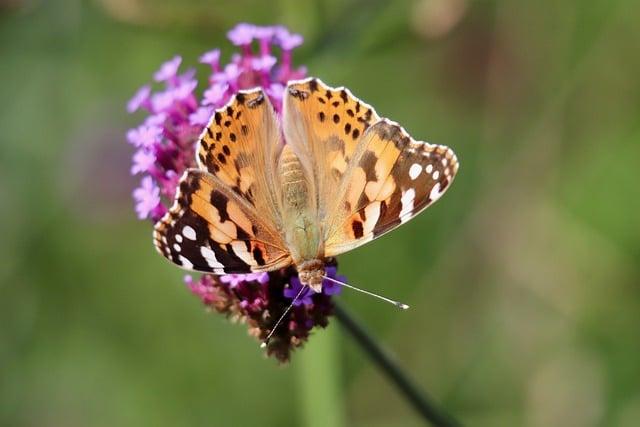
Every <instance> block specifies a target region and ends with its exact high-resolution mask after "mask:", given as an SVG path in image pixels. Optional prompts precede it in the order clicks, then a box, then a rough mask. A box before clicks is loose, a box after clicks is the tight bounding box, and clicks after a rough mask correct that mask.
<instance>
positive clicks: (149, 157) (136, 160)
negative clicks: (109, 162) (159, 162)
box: [131, 148, 156, 175]
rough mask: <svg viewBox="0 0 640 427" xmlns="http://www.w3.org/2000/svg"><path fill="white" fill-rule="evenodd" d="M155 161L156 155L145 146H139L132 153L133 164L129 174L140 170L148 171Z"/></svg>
mask: <svg viewBox="0 0 640 427" xmlns="http://www.w3.org/2000/svg"><path fill="white" fill-rule="evenodd" d="M155 162H156V155H155V154H154V153H153V152H152V151H149V150H147V149H145V148H140V149H139V150H138V151H136V152H135V154H134V155H133V165H132V166H131V175H135V174H138V173H141V172H149V171H150V170H151V168H152V166H153V165H154V163H155Z"/></svg>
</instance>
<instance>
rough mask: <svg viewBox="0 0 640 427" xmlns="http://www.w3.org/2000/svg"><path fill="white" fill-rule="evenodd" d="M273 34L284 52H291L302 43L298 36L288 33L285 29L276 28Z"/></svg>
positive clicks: (302, 39)
mask: <svg viewBox="0 0 640 427" xmlns="http://www.w3.org/2000/svg"><path fill="white" fill-rule="evenodd" d="M275 34H276V39H277V40H278V43H279V44H280V47H282V49H284V50H293V49H295V48H296V47H298V46H300V45H301V44H302V42H303V41H304V38H303V37H302V36H301V35H300V34H295V33H290V32H289V30H287V29H286V28H285V27H278V28H277V29H276V31H275Z"/></svg>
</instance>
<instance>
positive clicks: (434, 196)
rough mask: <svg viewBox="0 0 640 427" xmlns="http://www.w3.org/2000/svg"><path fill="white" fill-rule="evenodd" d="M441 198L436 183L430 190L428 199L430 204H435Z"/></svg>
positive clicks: (437, 183)
mask: <svg viewBox="0 0 640 427" xmlns="http://www.w3.org/2000/svg"><path fill="white" fill-rule="evenodd" d="M440 196H442V192H441V191H440V183H439V182H436V185H434V186H433V188H432V189H431V193H429V199H430V200H431V202H435V201H436V200H438V199H439V198H440Z"/></svg>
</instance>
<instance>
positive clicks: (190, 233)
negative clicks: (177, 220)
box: [182, 225, 196, 240]
mask: <svg viewBox="0 0 640 427" xmlns="http://www.w3.org/2000/svg"><path fill="white" fill-rule="evenodd" d="M182 235H183V236H184V237H186V238H187V239H189V240H196V230H194V229H193V227H191V226H190V225H185V226H184V228H183V229H182Z"/></svg>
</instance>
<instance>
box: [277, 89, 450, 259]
mask: <svg viewBox="0 0 640 427" xmlns="http://www.w3.org/2000/svg"><path fill="white" fill-rule="evenodd" d="M283 121H284V133H285V138H286V140H287V143H289V144H291V145H292V146H293V147H294V150H295V151H296V153H297V154H298V155H299V156H300V158H301V160H302V161H303V164H306V169H307V170H308V171H310V172H309V173H310V175H311V176H313V177H314V182H315V184H316V187H315V189H314V191H315V194H316V197H317V198H318V201H317V205H318V206H319V212H318V221H319V223H320V224H321V225H322V227H323V237H324V241H325V248H324V255H325V256H335V255H338V254H340V253H343V252H346V251H348V250H351V249H353V248H356V247H358V246H360V245H362V244H364V243H366V242H368V241H371V240H372V239H374V238H376V237H378V236H380V235H382V234H384V233H386V232H388V231H390V230H392V229H393V228H395V227H397V226H398V225H400V224H402V223H404V222H406V221H407V220H409V219H410V218H413V217H414V216H415V215H417V214H418V213H419V212H421V211H422V210H423V209H425V208H426V207H427V206H429V205H430V204H431V203H433V202H435V201H436V200H437V199H438V198H439V197H440V196H441V195H442V194H443V193H444V191H445V190H446V189H447V188H448V186H449V185H450V183H451V181H452V179H453V177H454V176H455V173H456V172H457V169H458V161H457V159H456V156H455V154H454V153H453V151H452V150H451V149H449V148H447V147H444V146H439V145H431V144H427V143H424V142H419V141H415V140H413V139H412V138H411V137H410V136H409V135H408V134H407V133H406V132H405V131H404V129H402V128H401V127H400V126H398V125H397V124H396V123H393V122H391V121H389V120H386V119H382V120H381V119H380V118H379V117H378V115H377V114H376V112H375V111H374V110H373V108H372V107H371V106H369V105H367V104H366V103H364V102H362V101H360V100H359V99H358V98H356V97H355V96H353V95H352V94H351V93H350V92H349V91H348V90H347V89H343V88H338V89H333V88H330V87H328V86H326V85H325V84H323V83H322V82H320V81H319V80H318V79H314V78H311V79H306V80H302V81H296V82H291V83H290V84H289V85H288V87H287V91H286V92H285V99H284V118H283Z"/></svg>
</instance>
